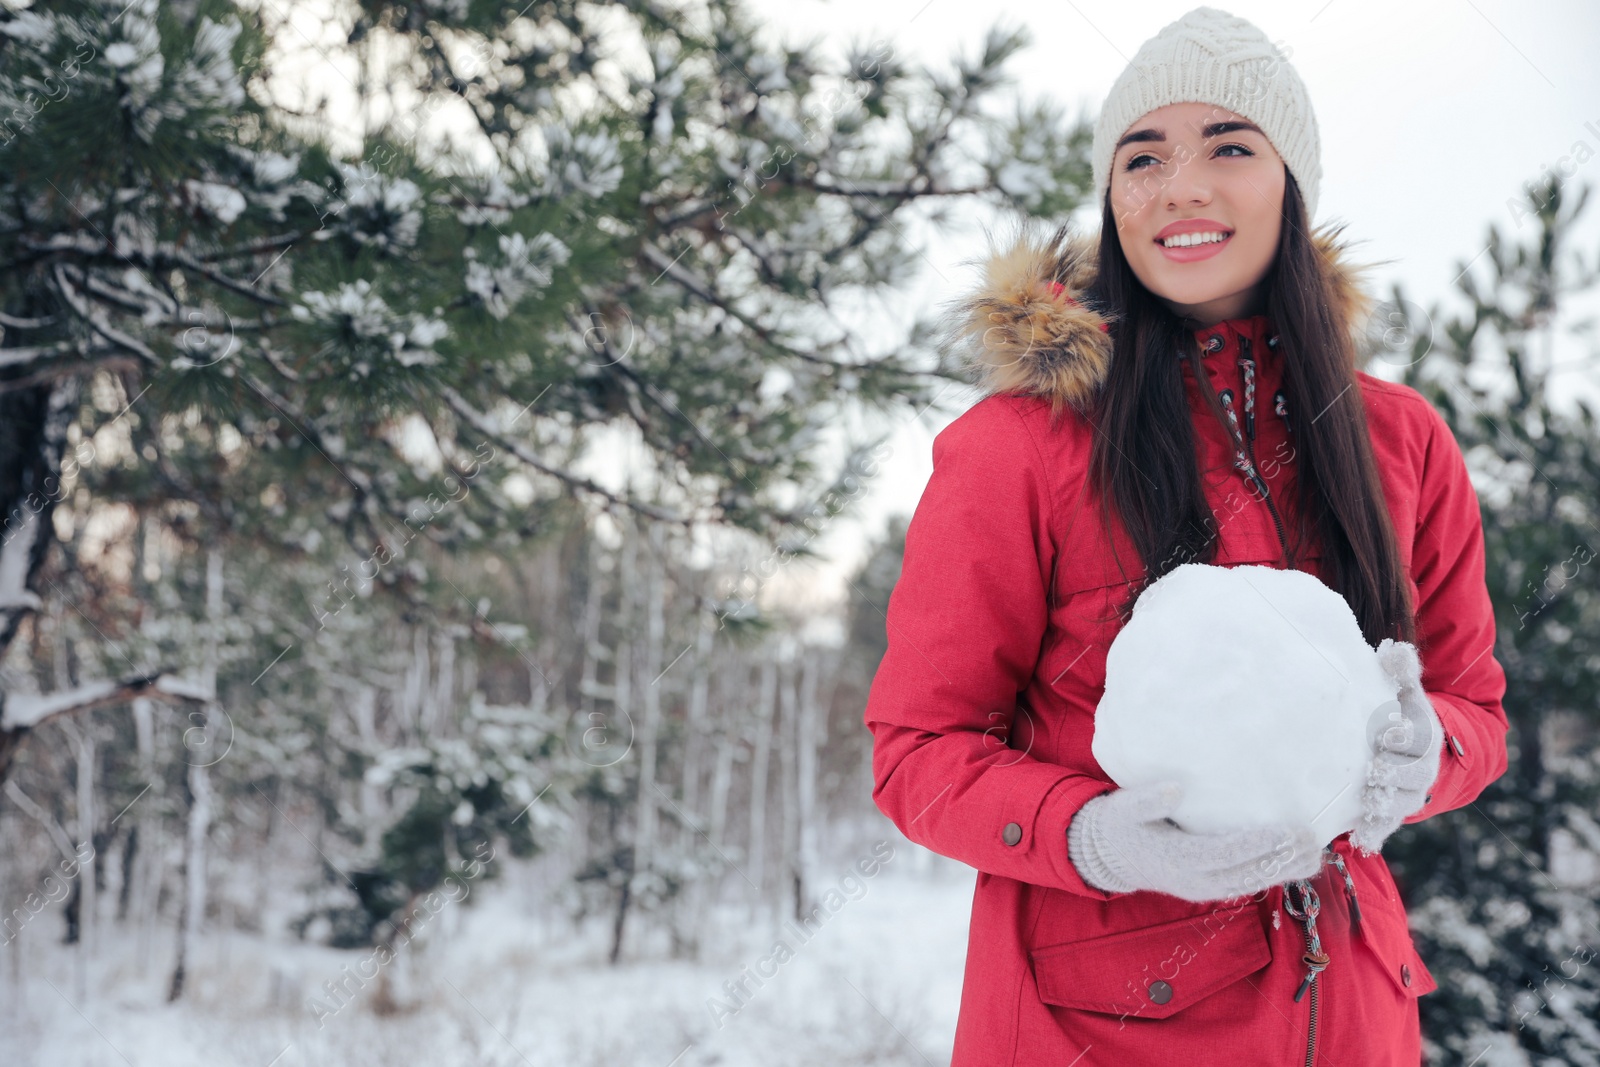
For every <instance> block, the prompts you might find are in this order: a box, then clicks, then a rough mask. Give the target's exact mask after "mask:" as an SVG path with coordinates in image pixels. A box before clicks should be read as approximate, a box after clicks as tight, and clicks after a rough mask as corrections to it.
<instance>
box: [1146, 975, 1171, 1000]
mask: <svg viewBox="0 0 1600 1067" xmlns="http://www.w3.org/2000/svg"><path fill="white" fill-rule="evenodd" d="M1148 992H1149V994H1150V999H1151V1000H1153V1001H1155V1002H1156V1003H1157V1004H1165V1003H1166V1002H1167V1001H1169V1000H1171V999H1172V986H1171V985H1170V984H1168V983H1166V982H1163V981H1160V980H1157V981H1154V982H1151V983H1150V987H1149V990H1148Z"/></svg>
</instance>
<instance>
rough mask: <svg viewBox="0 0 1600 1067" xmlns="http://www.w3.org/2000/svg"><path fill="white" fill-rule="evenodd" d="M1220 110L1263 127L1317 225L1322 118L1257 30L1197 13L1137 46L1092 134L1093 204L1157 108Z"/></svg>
mask: <svg viewBox="0 0 1600 1067" xmlns="http://www.w3.org/2000/svg"><path fill="white" fill-rule="evenodd" d="M1191 102H1192V103H1201V104H1215V105H1218V106H1220V107H1223V108H1226V109H1227V110H1229V111H1232V112H1234V113H1235V114H1238V115H1242V116H1244V117H1245V118H1247V119H1249V120H1250V121H1251V122H1254V123H1255V124H1256V125H1257V126H1260V127H1261V131H1262V132H1263V133H1265V134H1266V135H1267V140H1268V141H1270V142H1272V147H1273V148H1274V149H1276V150H1277V153H1278V155H1280V156H1282V157H1283V162H1284V163H1285V165H1287V166H1288V168H1289V172H1290V173H1291V174H1293V175H1294V180H1295V181H1296V182H1297V183H1298V184H1299V186H1300V194H1301V196H1302V197H1304V199H1305V203H1306V217H1307V219H1309V220H1313V221H1314V220H1315V218H1316V214H1317V189H1318V187H1319V186H1320V185H1321V184H1322V162H1321V159H1320V151H1319V147H1318V142H1319V140H1320V138H1319V136H1318V133H1317V117H1316V115H1315V114H1313V113H1312V110H1311V98H1310V96H1309V95H1308V94H1307V93H1306V86H1305V83H1304V82H1302V81H1301V80H1300V75H1299V74H1297V73H1296V72H1295V69H1294V67H1292V66H1290V65H1289V60H1288V57H1287V56H1285V55H1284V54H1283V53H1282V52H1281V51H1279V50H1278V48H1277V46H1276V45H1274V44H1273V43H1272V42H1271V41H1269V40H1267V37H1266V34H1264V33H1262V32H1261V30H1259V29H1258V28H1257V27H1256V26H1255V24H1254V23H1252V22H1249V21H1247V20H1245V19H1242V18H1239V17H1237V16H1235V15H1230V14H1228V13H1227V12H1226V11H1219V10H1217V9H1216V8H1214V7H1197V8H1195V9H1194V10H1193V11H1190V12H1189V13H1188V14H1187V15H1184V16H1183V17H1182V18H1180V19H1178V20H1177V21H1176V22H1173V23H1170V24H1168V25H1167V26H1166V27H1164V28H1163V29H1162V30H1161V32H1160V33H1158V34H1156V35H1155V36H1154V37H1152V38H1150V39H1149V40H1148V41H1146V42H1145V43H1144V44H1143V45H1141V46H1140V47H1139V51H1138V52H1137V53H1136V54H1135V55H1134V57H1133V60H1132V62H1130V63H1129V64H1128V67H1127V69H1126V70H1124V71H1123V72H1122V74H1121V75H1120V76H1119V77H1118V78H1117V80H1116V83H1115V84H1113V85H1112V86H1111V92H1110V94H1109V95H1108V96H1107V97H1106V102H1105V106H1104V107H1103V108H1101V110H1100V119H1099V121H1098V122H1097V123H1096V124H1095V129H1094V150H1093V162H1094V189H1095V204H1096V205H1097V206H1098V205H1099V204H1101V203H1103V202H1104V200H1105V196H1106V190H1107V189H1108V188H1109V187H1110V184H1111V161H1112V158H1113V157H1114V156H1115V155H1116V146H1117V141H1118V140H1120V139H1121V138H1122V135H1123V134H1125V133H1127V132H1128V129H1129V127H1131V126H1132V125H1133V124H1134V123H1135V122H1137V121H1138V120H1139V119H1141V118H1143V117H1144V116H1145V115H1147V114H1149V113H1150V112H1152V111H1154V110H1155V109H1156V108H1158V107H1165V106H1167V105H1168V104H1182V103H1191Z"/></svg>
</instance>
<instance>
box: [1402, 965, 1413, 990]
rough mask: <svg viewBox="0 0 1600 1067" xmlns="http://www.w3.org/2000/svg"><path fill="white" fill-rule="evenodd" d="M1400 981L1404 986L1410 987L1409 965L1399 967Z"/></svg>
mask: <svg viewBox="0 0 1600 1067" xmlns="http://www.w3.org/2000/svg"><path fill="white" fill-rule="evenodd" d="M1400 981H1402V982H1404V983H1405V984H1406V985H1410V984H1411V965H1410V964H1408V963H1402V964H1401V965H1400Z"/></svg>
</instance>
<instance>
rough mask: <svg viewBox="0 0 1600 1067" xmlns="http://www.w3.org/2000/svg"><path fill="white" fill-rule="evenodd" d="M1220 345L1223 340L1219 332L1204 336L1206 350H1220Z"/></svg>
mask: <svg viewBox="0 0 1600 1067" xmlns="http://www.w3.org/2000/svg"><path fill="white" fill-rule="evenodd" d="M1222 345H1223V340H1222V335H1221V334H1220V333H1214V334H1212V335H1211V336H1210V337H1208V338H1206V351H1207V352H1220V351H1222Z"/></svg>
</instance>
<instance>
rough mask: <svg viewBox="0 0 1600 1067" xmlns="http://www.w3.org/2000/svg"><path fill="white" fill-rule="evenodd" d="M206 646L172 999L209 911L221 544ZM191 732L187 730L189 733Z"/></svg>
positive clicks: (209, 560)
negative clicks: (203, 696) (206, 697)
mask: <svg viewBox="0 0 1600 1067" xmlns="http://www.w3.org/2000/svg"><path fill="white" fill-rule="evenodd" d="M206 623H207V626H206V648H205V664H204V668H203V671H202V676H201V684H202V685H203V686H205V688H206V691H207V693H208V694H209V695H210V699H209V700H208V701H207V702H206V707H205V711H204V712H203V713H200V717H201V720H202V721H201V723H200V724H197V725H199V727H200V729H201V730H202V731H203V732H202V739H203V744H202V745H200V747H199V751H198V752H197V751H195V749H194V748H193V747H191V746H190V745H187V744H186V745H185V746H184V747H185V750H186V753H187V758H188V760H189V771H188V785H189V822H188V828H187V830H188V832H187V833H186V834H185V836H184V850H183V916H182V918H181V919H180V920H179V925H178V959H177V962H176V963H175V964H174V966H173V968H172V982H171V984H170V986H169V987H168V989H167V1000H168V1001H169V1002H170V1001H174V1000H177V999H178V998H179V997H181V996H183V987H184V983H185V981H186V979H187V977H188V974H187V972H188V968H189V967H190V966H192V965H193V962H194V958H195V951H196V946H197V944H198V942H199V939H200V925H201V923H202V922H203V921H204V919H205V911H206V834H207V833H208V831H209V830H210V828H211V765H212V763H213V762H214V761H215V748H216V742H217V737H218V734H219V732H220V726H221V718H222V709H221V707H220V706H219V705H218V702H217V663H218V658H219V656H218V641H219V640H220V638H221V626H222V550H221V549H220V548H217V547H215V546H213V547H212V548H211V549H210V550H208V551H207V553H206ZM189 735H190V732H189V731H186V732H185V738H186V739H187V738H188V736H189Z"/></svg>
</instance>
